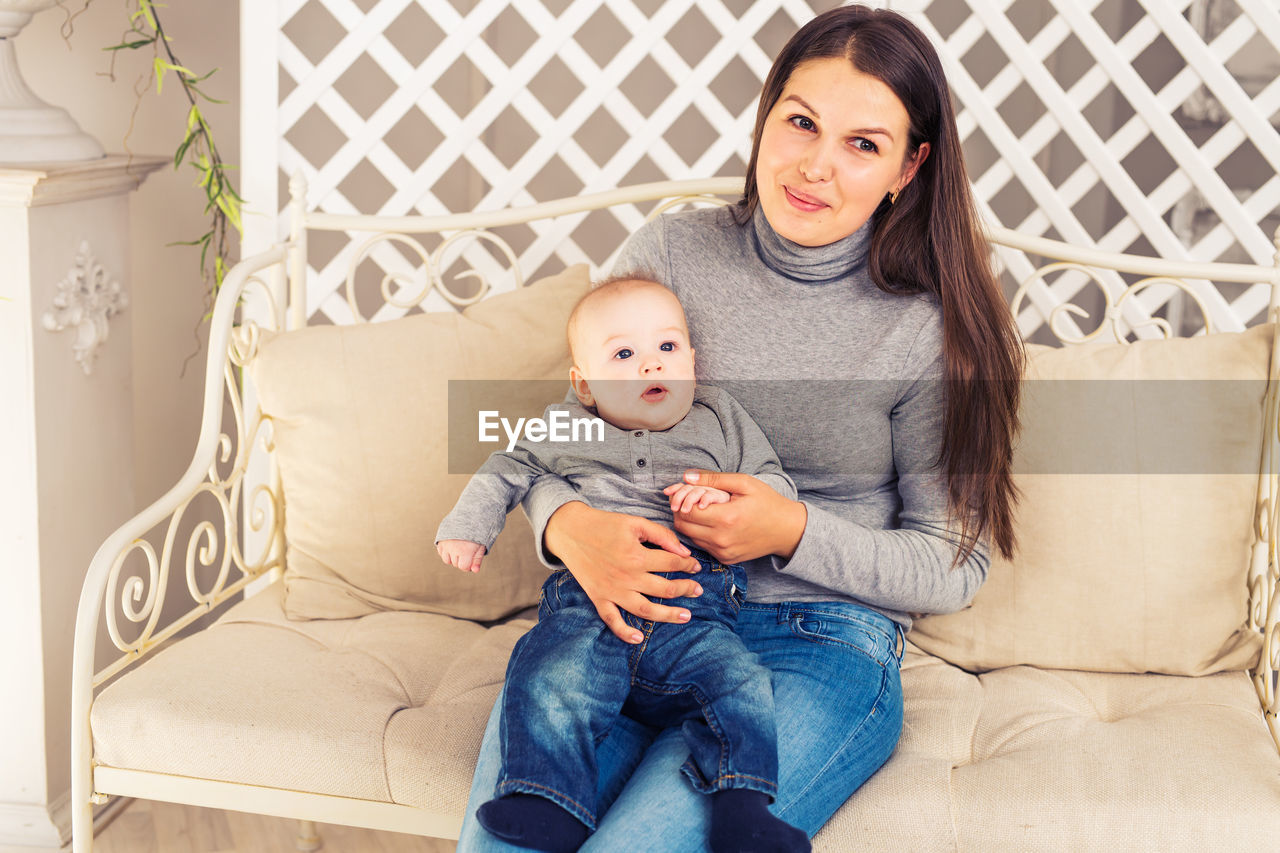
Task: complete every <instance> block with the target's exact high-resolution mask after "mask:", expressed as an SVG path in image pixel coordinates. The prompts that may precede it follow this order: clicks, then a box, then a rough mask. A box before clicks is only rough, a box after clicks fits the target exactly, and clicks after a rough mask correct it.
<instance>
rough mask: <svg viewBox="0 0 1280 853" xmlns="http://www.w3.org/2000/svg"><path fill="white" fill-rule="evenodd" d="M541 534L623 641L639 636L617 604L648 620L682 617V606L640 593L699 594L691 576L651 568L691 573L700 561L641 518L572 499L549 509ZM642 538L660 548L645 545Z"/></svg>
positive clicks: (635, 640)
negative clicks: (680, 577) (672, 575)
mask: <svg viewBox="0 0 1280 853" xmlns="http://www.w3.org/2000/svg"><path fill="white" fill-rule="evenodd" d="M543 539H544V541H545V543H546V547H547V550H548V551H550V552H551V553H552V554H555V555H556V556H557V557H559V558H560V561H561V562H563V563H564V565H565V568H567V569H568V570H569V572H570V573H571V574H572V575H573V577H574V579H575V580H577V582H578V584H579V585H580V586H581V587H582V590H583V592H585V593H586V594H587V597H588V598H590V599H591V603H592V604H594V605H595V606H596V612H597V613H599V614H600V618H601V619H602V620H604V624H605V625H607V626H608V627H609V630H610V631H612V632H613V633H614V634H615V635H616V636H617V637H618V639H620V640H622V641H623V642H626V643H639V642H640V641H641V640H643V639H644V636H643V635H642V634H641V633H640V632H639V631H637V630H636V629H635V628H633V627H631V626H630V625H628V624H627V623H626V621H625V620H624V619H623V618H622V613H621V610H625V611H627V612H628V613H630V614H632V615H633V616H637V617H639V618H640V619H644V620H646V621H649V622H688V621H689V611H688V610H685V609H683V608H680V607H670V606H667V605H665V604H655V603H654V602H652V601H650V600H649V599H648V598H646V597H645V596H653V597H654V598H676V597H690V598H692V597H696V596H699V595H701V594H702V587H700V586H698V584H697V582H696V581H694V580H692V579H685V580H670V579H668V578H663V577H659V576H658V575H656V574H654V573H655V572H690V573H693V572H697V571H700V570H701V568H702V567H701V566H700V565H699V564H698V561H697V560H695V559H694V558H693V557H691V556H690V555H689V549H688V548H686V547H685V546H684V545H681V544H680V540H679V539H678V538H677V537H676V534H675V533H673V532H672V531H671V530H669V529H667V528H666V527H663V526H662V525H661V524H657V523H655V522H652V521H649V520H648V519H646V518H640V517H638V516H634V515H624V514H623V513H618V512H605V511H604V510H598V509H592V508H591V507H589V506H587V505H586V504H584V503H582V502H580V501H572V502H570V503H567V504H565V505H564V506H562V507H560V508H559V509H558V510H556V511H555V513H554V514H552V516H551V518H550V520H549V521H548V522H547V529H546V532H545V533H544V534H543ZM645 542H650V543H652V544H654V545H657V546H659V547H660V548H661V549H662V550H658V549H656V548H646V547H645V546H644V543H645ZM619 608H621V610H619Z"/></svg>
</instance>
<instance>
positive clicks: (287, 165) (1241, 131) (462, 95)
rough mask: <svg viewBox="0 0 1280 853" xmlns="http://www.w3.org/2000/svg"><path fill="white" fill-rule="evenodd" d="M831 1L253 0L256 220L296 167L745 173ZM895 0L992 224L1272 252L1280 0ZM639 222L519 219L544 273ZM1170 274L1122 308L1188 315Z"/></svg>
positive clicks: (478, 187) (424, 176) (378, 199)
mask: <svg viewBox="0 0 1280 853" xmlns="http://www.w3.org/2000/svg"><path fill="white" fill-rule="evenodd" d="M244 2H246V4H248V0H244ZM829 5H831V4H830V2H823V0H814V2H806V0H755V2H753V1H752V0H667V2H662V0H511V2H508V0H416V2H415V0H274V2H271V3H266V2H253V3H251V4H249V5H246V7H245V8H246V11H245V14H244V15H243V17H242V20H243V22H244V28H245V45H244V50H243V53H244V63H245V78H246V84H245V89H244V93H243V94H244V101H245V105H246V106H245V110H246V115H245V122H244V124H245V141H244V146H243V147H244V150H245V152H246V163H245V187H244V189H245V194H246V196H247V197H248V198H249V200H250V202H251V204H252V205H253V207H254V209H255V210H256V211H258V212H259V214H260V215H259V216H257V217H253V218H251V219H250V220H249V221H250V222H251V223H252V224H251V225H250V229H251V230H250V232H249V233H248V234H247V235H246V244H247V246H246V248H247V249H252V248H259V247H260V246H261V245H262V244H263V243H265V242H269V241H270V240H271V239H273V238H274V237H275V236H277V235H278V234H279V228H280V225H279V223H278V220H277V217H276V211H278V210H280V209H281V208H282V206H283V204H284V202H285V198H284V197H283V193H282V192H281V190H280V189H279V187H280V186H281V184H282V183H283V181H284V180H286V179H287V177H286V176H287V175H289V174H291V173H292V172H294V171H295V170H299V171H301V172H302V173H303V174H305V175H306V176H307V178H308V181H309V183H310V193H309V202H310V204H311V205H312V206H314V207H318V208H320V209H322V210H325V211H329V212H334V213H350V212H357V211H358V212H366V213H367V212H374V211H377V212H383V213H410V212H418V213H439V212H442V211H445V210H463V209H472V208H491V207H499V206H503V205H508V204H524V203H532V202H534V201H545V200H548V199H550V198H556V197H563V196H565V195H571V194H574V193H577V192H588V191H593V190H600V189H607V188H610V187H614V186H618V185H622V184H627V183H636V182H641V181H648V180H659V179H664V178H678V177H690V176H707V175H715V174H721V175H729V174H741V173H742V171H743V169H744V163H745V159H746V157H747V156H748V154H749V151H750V139H749V137H750V130H751V125H752V120H753V118H754V111H755V96H756V94H757V93H758V89H759V86H760V83H761V81H762V80H763V78H764V75H765V73H766V72H767V70H768V67H769V63H770V59H771V57H772V55H773V54H774V53H775V52H776V50H777V49H778V48H780V47H781V45H782V43H783V41H784V40H785V39H786V37H787V36H789V35H790V33H791V32H793V31H794V29H795V27H796V26H797V25H798V24H799V23H800V22H803V21H805V20H807V19H808V18H809V17H811V16H812V15H813V14H814V11H815V9H822V8H826V7H827V6H829ZM876 5H882V6H891V7H894V8H897V9H899V10H901V11H904V12H907V13H908V14H910V15H912V16H913V19H914V20H916V21H917V22H918V23H919V24H920V25H921V27H922V28H923V29H924V30H925V31H926V33H928V34H929V35H930V37H931V38H932V39H933V40H934V42H935V44H936V45H937V46H938V48H939V51H940V52H941V53H942V55H943V59H944V62H945V63H946V64H947V68H948V73H949V75H950V78H951V82H952V86H953V91H954V94H955V97H956V101H957V105H958V108H959V109H960V123H961V131H962V134H963V135H964V137H965V144H966V151H967V155H968V157H969V162H970V173H971V177H972V179H973V181H974V185H975V188H976V191H977V195H978V197H979V199H980V202H981V204H982V206H983V210H984V213H985V214H986V215H987V216H988V217H989V218H990V219H991V220H992V221H994V222H999V223H1001V224H1004V225H1007V226H1010V227H1015V228H1018V229H1020V230H1025V231H1030V232H1033V233H1043V234H1046V235H1049V236H1054V237H1059V238H1062V239H1066V240H1070V241H1073V242H1079V243H1087V244H1095V245H1098V246H1101V247H1104V248H1110V249H1117V250H1125V249H1128V250H1132V251H1146V252H1154V253H1157V254H1160V255H1163V256H1165V257H1169V258H1177V259H1193V260H1227V259H1230V260H1249V261H1254V262H1260V263H1269V262H1270V259H1271V254H1272V253H1273V252H1274V246H1273V245H1272V242H1271V238H1270V236H1269V234H1268V233H1267V231H1268V230H1270V229H1271V228H1273V227H1274V219H1275V215H1276V209H1277V206H1280V179H1278V178H1277V177H1276V173H1277V171H1280V168H1278V167H1280V137H1278V136H1277V134H1276V131H1275V129H1274V128H1273V126H1272V122H1273V121H1274V120H1275V118H1276V115H1277V111H1280V83H1277V82H1275V80H1274V78H1275V73H1274V72H1273V73H1272V74H1271V78H1270V79H1267V80H1266V81H1265V84H1264V85H1261V86H1250V85H1248V84H1247V81H1242V79H1240V77H1239V76H1238V75H1237V74H1235V73H1233V72H1234V71H1235V68H1234V66H1235V65H1237V64H1239V61H1240V59H1241V57H1248V58H1249V62H1251V63H1252V64H1253V65H1254V66H1257V65H1261V66H1262V67H1263V68H1268V67H1271V66H1272V65H1274V66H1276V67H1280V61H1278V59H1277V58H1278V57H1280V11H1277V7H1276V4H1275V2H1274V0H1195V2H1192V0H1016V2H1015V0H932V2H930V0H912V2H907V1H906V0H903V2H896V3H879V4H876ZM249 9H251V10H252V13H251V14H250V13H249V11H248V10H249ZM273 13H274V17H273ZM255 69H256V70H255ZM1206 117H1207V118H1206ZM641 219H642V212H641V211H638V210H624V211H621V212H618V213H616V214H615V213H609V214H605V213H602V214H596V215H593V217H591V218H588V219H587V221H585V222H584V221H583V220H582V218H581V217H578V218H569V219H566V220H563V221H560V222H557V223H554V224H551V225H544V226H539V227H538V228H536V229H530V228H525V229H524V230H523V231H518V232H517V233H512V234H506V235H504V236H505V237H508V239H509V240H510V242H511V243H512V245H513V247H514V248H515V249H516V251H517V253H518V254H519V255H520V257H521V262H522V265H523V266H524V267H525V268H526V269H527V270H528V271H530V272H533V273H536V272H537V271H538V270H540V269H548V270H549V269H555V268H559V267H561V266H563V265H564V264H568V263H573V262H577V261H583V260H586V261H590V262H592V263H593V264H595V265H602V264H604V263H605V262H606V261H607V259H608V258H609V257H610V256H611V255H612V254H613V252H614V251H616V249H617V247H618V245H619V244H620V243H621V242H622V240H623V239H624V238H625V236H626V234H627V233H629V232H630V231H631V230H633V229H634V228H635V227H637V226H638V225H639V223H640V221H641ZM1264 226H1265V227H1264ZM309 249H310V257H311V261H312V264H313V274H312V277H311V282H310V285H309V288H308V295H309V300H310V301H309V304H310V306H311V310H312V311H314V312H318V313H319V314H320V315H321V317H320V318H318V319H328V320H330V321H334V322H345V321H347V320H348V319H349V313H350V312H349V311H348V310H347V309H346V306H345V300H344V299H343V298H342V295H341V290H342V285H343V283H344V281H345V278H346V272H347V266H348V263H349V261H350V259H351V254H352V252H353V245H352V242H351V240H350V239H348V238H347V237H346V236H345V235H316V236H315V237H314V238H313V240H312V242H311V245H310V247H309ZM1002 260H1003V262H1004V264H1005V266H1006V268H1007V270H1008V271H1009V273H1010V274H1011V276H1012V278H1013V279H1015V280H1020V279H1022V278H1024V277H1025V276H1026V275H1028V274H1029V273H1030V271H1031V270H1032V269H1033V268H1034V266H1033V263H1032V262H1031V261H1030V260H1028V259H1027V258H1025V257H1020V256H1018V255H1017V254H1016V253H1006V254H1005V255H1004V256H1003V257H1002ZM466 262H467V265H474V266H476V267H477V268H478V269H480V270H481V271H482V272H491V273H492V272H493V271H494V270H495V269H496V267H497V265H498V263H499V262H498V261H497V260H496V259H495V258H494V257H493V256H492V255H491V254H490V253H489V252H488V251H486V250H485V249H484V248H483V247H482V246H474V247H472V248H471V249H468V250H467V254H466ZM414 263H415V259H413V258H410V257H406V256H405V255H403V254H402V253H400V252H397V251H396V250H395V249H394V247H392V246H385V247H381V248H380V249H379V250H378V251H376V252H375V253H374V254H373V255H372V256H371V257H370V258H369V259H368V260H367V261H365V262H364V265H365V266H368V267H370V269H369V270H368V275H369V276H370V277H372V278H376V279H380V278H381V277H382V276H383V275H384V274H387V273H396V274H405V273H406V272H407V271H408V270H409V269H410V268H411V267H412V266H413V265H414ZM1086 283H1087V282H1086V281H1085V279H1084V278H1083V277H1081V276H1078V275H1076V276H1073V275H1064V276H1061V277H1060V278H1058V279H1056V280H1054V281H1053V282H1052V283H1050V284H1049V285H1046V286H1042V287H1037V288H1033V290H1032V293H1031V300H1030V306H1031V307H1029V308H1028V309H1027V310H1026V311H1024V312H1023V316H1022V317H1021V318H1020V320H1021V322H1022V325H1023V328H1024V331H1025V332H1027V333H1031V332H1033V331H1034V330H1035V329H1036V327H1037V326H1038V325H1039V324H1040V323H1041V322H1042V317H1043V316H1044V315H1045V314H1047V312H1048V310H1050V309H1051V308H1052V307H1053V306H1054V305H1056V304H1059V303H1060V302H1061V301H1064V300H1067V299H1070V298H1071V296H1072V295H1073V294H1075V292H1076V291H1078V290H1080V289H1081V288H1083V287H1085V285H1086ZM1103 285H1104V286H1106V287H1108V288H1110V289H1119V288H1121V287H1122V286H1123V282H1122V281H1120V279H1119V278H1118V277H1117V278H1113V279H1104V280H1103ZM1174 293H1175V291H1174V290H1173V289H1164V288H1151V289H1149V290H1147V291H1145V292H1144V293H1143V295H1142V299H1141V300H1132V301H1131V302H1130V303H1129V305H1130V307H1129V309H1128V310H1130V311H1131V312H1132V313H1131V314H1129V315H1127V318H1128V319H1129V320H1130V321H1131V323H1132V324H1135V325H1136V324H1137V323H1140V322H1142V321H1143V320H1144V319H1145V318H1146V317H1147V316H1149V315H1151V314H1154V313H1159V314H1161V315H1168V316H1170V317H1171V318H1175V319H1176V318H1177V316H1178V312H1180V310H1181V305H1180V302H1179V301H1178V300H1177V299H1175V298H1174V297H1173V294H1174ZM1202 295H1203V297H1204V299H1205V300H1206V302H1207V303H1208V304H1209V305H1210V306H1211V308H1210V310H1211V312H1212V314H1213V319H1214V321H1215V324H1216V325H1217V326H1219V327H1221V328H1228V329H1229V328H1241V327H1243V325H1244V324H1246V323H1247V322H1249V321H1251V320H1253V319H1255V318H1256V316H1257V315H1258V314H1259V312H1261V311H1262V309H1263V308H1264V307H1265V300H1266V297H1265V294H1264V293H1263V292H1262V290H1261V289H1260V288H1254V289H1248V288H1240V289H1239V290H1238V291H1230V290H1229V291H1227V292H1226V294H1225V295H1223V294H1218V293H1213V292H1209V290H1208V289H1207V288H1205V289H1204V290H1203V293H1202ZM1166 303H1168V304H1166ZM427 307H429V308H432V307H444V306H443V305H442V304H441V305H433V304H431V303H428V305H427ZM399 310H400V309H394V310H393V309H383V310H382V313H381V314H380V315H376V316H393V315H394V314H395V313H396V312H397V311H399ZM1189 322H1190V324H1191V325H1192V326H1194V325H1195V322H1194V320H1190V321H1189ZM1139 333H1140V334H1141V332H1139Z"/></svg>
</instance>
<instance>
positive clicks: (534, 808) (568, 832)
mask: <svg viewBox="0 0 1280 853" xmlns="http://www.w3.org/2000/svg"><path fill="white" fill-rule="evenodd" d="M476 817H477V818H478V819H479V821H480V825H481V826H483V827H484V828H485V829H487V830H489V832H491V833H493V834H494V835H496V836H498V837H499V838H501V839H502V840H503V841H510V842H511V843H512V844H515V845H516V846H518V847H528V848H531V849H533V850H545V851H547V853H573V851H575V850H577V849H578V848H579V847H581V846H582V842H584V841H586V840H587V826H586V824H584V823H583V822H582V821H580V820H578V819H577V818H576V817H574V816H573V815H571V814H569V813H568V812H567V811H565V810H564V809H562V808H560V807H559V806H558V805H556V804H555V803H553V802H551V800H548V799H547V798H546V797H539V796H536V795H534V794H507V795H506V796H505V797H499V798H498V799H496V800H490V801H489V802H487V803H485V804H484V805H482V806H481V807H480V808H478V809H476ZM779 849H781V848H779Z"/></svg>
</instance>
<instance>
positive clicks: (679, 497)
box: [662, 483, 729, 512]
mask: <svg viewBox="0 0 1280 853" xmlns="http://www.w3.org/2000/svg"><path fill="white" fill-rule="evenodd" d="M662 493H663V494H664V495H666V496H667V497H669V498H671V511H672V512H688V511H689V510H691V509H693V508H694V507H695V506H697V507H698V509H706V508H707V507H709V506H711V505H712V504H724V503H728V502H729V493H728V492H724V491H721V490H720V489H715V488H712V487H711V486H691V485H689V484H688V483H673V484H671V485H670V486H667V487H666V488H665V489H663V490H662Z"/></svg>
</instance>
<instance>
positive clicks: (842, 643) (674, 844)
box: [458, 602, 902, 853]
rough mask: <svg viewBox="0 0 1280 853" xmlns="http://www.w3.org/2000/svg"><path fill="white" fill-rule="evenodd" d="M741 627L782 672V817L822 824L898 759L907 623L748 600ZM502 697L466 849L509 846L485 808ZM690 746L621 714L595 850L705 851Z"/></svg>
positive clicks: (600, 792) (705, 827) (828, 606)
mask: <svg viewBox="0 0 1280 853" xmlns="http://www.w3.org/2000/svg"><path fill="white" fill-rule="evenodd" d="M737 633H738V635H739V636H740V637H741V638H742V640H743V642H744V644H745V645H746V647H747V648H748V650H750V651H752V652H754V653H755V654H756V655H757V656H758V657H759V659H760V662H761V663H762V664H764V665H765V666H766V667H768V668H769V670H770V671H771V672H772V674H773V692H774V700H773V704H774V717H775V722H776V726H777V733H778V740H777V743H778V796H777V800H776V801H775V802H774V803H773V806H772V810H773V813H774V814H776V815H777V816H778V817H779V818H781V819H782V820H784V821H786V822H787V823H790V824H792V825H793V826H797V827H799V828H800V829H802V830H804V831H805V832H806V833H808V834H809V835H810V836H812V835H814V834H815V833H816V832H817V831H818V830H819V829H821V828H822V825H823V824H824V823H826V821H827V819H828V818H830V817H831V815H832V814H834V813H835V811H836V809H838V808H839V807H840V806H841V804H843V803H844V801H845V800H846V799H848V798H849V796H850V795H851V794H852V793H853V792H854V791H856V790H857V789H858V788H859V787H861V786H862V784H863V782H865V781H866V780H867V779H868V778H870V776H871V774H873V773H874V772H875V771H876V770H877V769H879V767H880V766H881V765H882V764H884V762H885V761H887V760H888V758H889V756H890V755H891V754H892V753H893V749H894V747H895V745H896V744H897V741H898V736H899V735H900V734H901V732H902V686H901V681H900V679H899V675H898V665H899V663H900V661H901V654H902V642H901V640H902V631H901V629H900V628H899V627H898V626H897V625H896V624H895V623H894V622H892V621H891V620H889V619H887V618H886V617H884V616H881V615H880V614H878V613H875V612H874V611H871V610H868V609H866V608H864V607H859V606H857V605H854V604H848V603H844V602H804V603H782V604H751V603H747V604H745V605H743V607H742V610H741V612H740V613H739V615H738V623H737ZM501 707H502V699H501V698H500V699H499V701H498V703H497V704H496V705H495V708H494V712H493V714H492V715H491V716H490V718H489V725H488V728H487V729H486V730H485V736H484V742H483V743H482V745H481V747H480V758H479V762H478V763H477V765H476V772H475V778H474V780H473V782H472V788H471V799H470V801H469V802H468V804H467V814H466V818H465V820H464V822H463V826H462V833H461V836H460V838H459V841H458V850H459V851H461V853H471V851H509V853H519V851H520V850H521V849H522V848H517V847H513V846H511V845H509V844H507V843H506V842H503V841H500V840H499V839H497V838H494V837H493V836H491V835H489V834H488V833H487V832H485V831H484V829H483V828H482V827H481V826H480V825H479V823H477V822H476V819H475V810H476V808H477V807H479V806H480V805H481V804H482V803H484V802H487V801H488V800H489V799H491V798H492V797H493V791H494V785H495V783H496V782H497V780H498V774H499V772H500V768H501V754H500V753H501V750H500V744H499V729H500V724H499V716H500V710H501ZM688 755H689V747H688V744H687V743H686V742H685V740H684V738H683V736H682V734H681V731H680V730H679V729H678V728H668V729H661V730H659V729H656V728H653V727H650V726H646V725H644V724H642V723H639V722H637V721H635V720H633V719H630V718H628V717H626V716H622V717H619V719H618V720H617V721H616V723H615V724H614V726H613V728H612V729H611V730H610V732H609V735H608V737H606V738H605V739H604V740H603V741H602V742H601V743H600V744H599V746H598V747H597V749H596V764H597V773H598V779H597V786H596V799H597V803H598V810H599V812H600V813H601V814H602V817H601V818H600V820H599V826H598V828H597V830H596V832H595V833H594V834H593V835H592V836H591V837H590V838H588V839H587V842H586V844H585V845H583V847H582V848H581V849H582V850H583V851H586V853H611V851H616V850H627V851H637V853H641V852H642V851H653V853H678V852H679V851H686V853H693V851H705V850H707V849H708V848H707V839H708V836H709V832H710V823H711V808H710V798H709V797H707V796H706V795H704V794H701V793H699V792H697V791H695V790H694V789H693V787H692V786H691V785H690V784H689V783H688V781H687V780H686V779H685V778H684V776H683V775H682V774H681V772H680V768H681V765H683V764H684V762H685V760H686V758H687V757H688Z"/></svg>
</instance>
